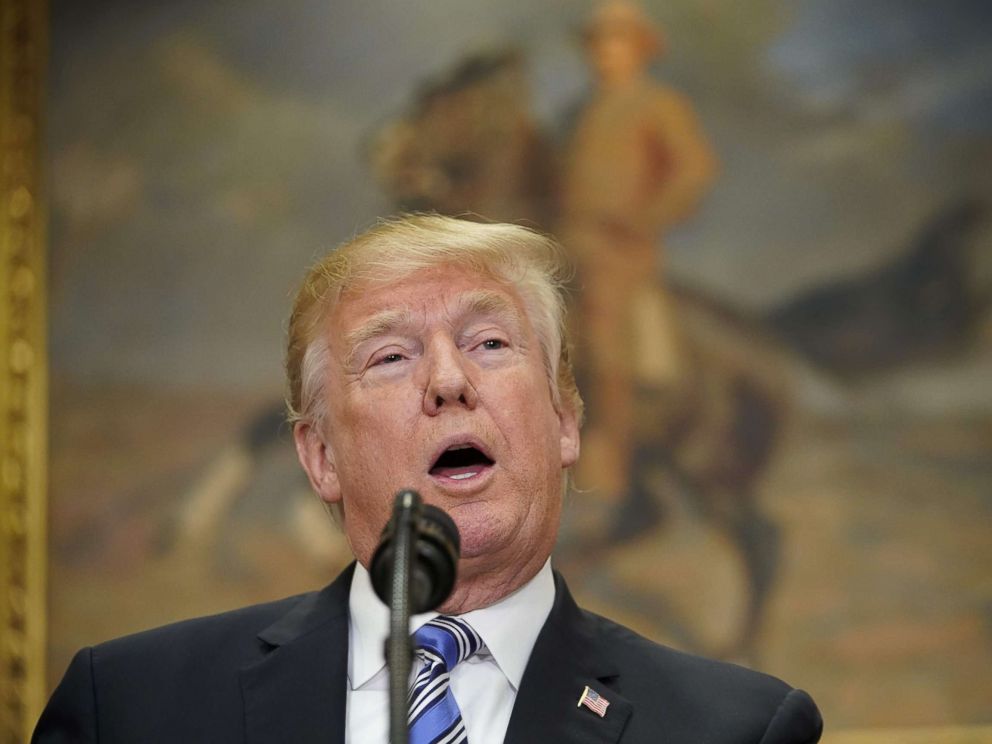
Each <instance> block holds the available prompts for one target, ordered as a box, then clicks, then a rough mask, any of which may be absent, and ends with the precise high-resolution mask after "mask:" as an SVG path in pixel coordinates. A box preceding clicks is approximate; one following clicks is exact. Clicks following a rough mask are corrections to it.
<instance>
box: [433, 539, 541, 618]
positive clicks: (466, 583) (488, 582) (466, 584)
mask: <svg viewBox="0 0 992 744" xmlns="http://www.w3.org/2000/svg"><path fill="white" fill-rule="evenodd" d="M547 560H548V555H547V554H543V557H542V554H541V553H540V552H539V553H538V555H537V556H536V557H535V558H533V559H531V560H529V561H527V562H526V563H525V564H523V565H519V564H518V565H515V566H513V570H511V571H500V570H488V571H486V570H479V569H477V568H476V567H475V566H473V565H472V560H471V559H463V560H462V561H460V563H459V566H458V572H459V578H458V582H457V583H456V584H455V588H454V590H453V591H452V592H451V596H450V597H448V599H447V600H445V602H444V603H443V604H442V605H441V606H440V607H439V608H438V612H440V613H442V614H444V615H462V614H464V613H466V612H471V611H472V610H478V609H482V608H483V607H488V606H489V605H492V604H495V603H496V602H499V601H500V600H501V599H503V598H504V597H507V596H509V595H511V594H513V592H515V591H517V590H518V589H520V587H522V586H524V584H526V583H527V582H528V581H530V580H531V579H533V578H534V577H535V576H536V575H537V572H538V571H540V570H541V567H542V566H544V564H545V562H546V561H547Z"/></svg>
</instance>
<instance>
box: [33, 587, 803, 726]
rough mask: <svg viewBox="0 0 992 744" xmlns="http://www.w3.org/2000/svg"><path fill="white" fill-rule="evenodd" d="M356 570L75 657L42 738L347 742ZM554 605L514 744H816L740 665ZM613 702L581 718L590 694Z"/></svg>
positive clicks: (564, 597) (530, 668)
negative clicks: (293, 593)
mask: <svg viewBox="0 0 992 744" xmlns="http://www.w3.org/2000/svg"><path fill="white" fill-rule="evenodd" d="M351 576H352V569H350V568H349V569H348V570H346V571H345V572H344V573H342V574H341V576H339V577H338V578H337V580H336V581H335V582H334V583H333V584H331V585H330V586H328V587H326V588H325V589H324V590H323V591H321V592H319V593H312V594H304V595H300V596H297V597H291V598H289V599H284V600H281V601H278V602H273V603H269V604H263V605H257V606H254V607H248V608H245V609H242V610H236V611H234V612H228V613H224V614H222V615H216V616H213V617H207V618H200V619H196V620H188V621H185V622H181V623H177V624H174V625H168V626H166V627H163V628H158V629H156V630H150V631H146V632H144V633H138V634H137V635H132V636H128V637H126V638H120V639H117V640H114V641H109V642H108V643H103V644H100V645H98V646H94V647H92V648H86V649H84V650H82V651H80V652H79V653H78V654H77V655H76V657H75V658H74V659H73V660H72V663H71V664H70V665H69V669H68V671H67V672H66V674H65V677H64V679H63V680H62V682H61V684H60V685H59V686H58V688H57V689H56V690H55V692H54V693H53V695H52V698H51V700H50V701H49V703H48V706H47V707H46V709H45V711H44V713H43V714H42V716H41V719H40V720H39V722H38V727H37V729H36V731H35V734H34V737H33V739H32V741H33V742H37V743H38V744H55V743H56V742H101V743H102V744H111V743H113V744H118V743H123V742H128V743H129V744H130V743H132V742H140V743H141V744H158V743H159V742H162V743H165V742H169V743H170V744H173V743H176V742H182V743H183V744H193V743H194V742H204V743H206V742H209V743H210V744H226V743H228V742H230V743H231V744H234V743H235V742H237V743H238V744H260V743H261V742H289V743H292V744H310V743H311V742H312V743H313V744H318V742H319V743H320V744H343V742H344V728H345V698H346V686H347V669H348V595H349V589H350V586H351ZM555 588H556V594H555V603H554V607H553V609H552V611H551V614H550V616H549V617H548V620H547V622H546V623H545V625H544V628H543V629H542V630H541V633H540V635H539V637H538V639H537V643H536V644H535V646H534V651H533V653H532V654H531V658H530V661H529V662H528V665H527V669H526V672H525V673H524V676H523V679H522V681H521V684H520V689H519V691H518V693H517V698H516V703H515V705H514V707H513V713H512V715H511V718H510V724H509V728H508V730H507V733H506V740H505V741H507V742H514V743H519V744H524V743H527V742H535V743H536V744H557V743H558V742H585V743H587V744H608V743H609V744H614V743H621V742H622V743H624V744H630V743H632V742H637V743H640V742H652V743H653V742H658V743H660V744H812V742H816V741H818V740H819V738H820V731H821V728H822V721H821V719H820V713H819V711H818V710H817V708H816V705H815V704H814V703H813V701H812V699H811V698H810V697H809V696H808V695H807V694H806V693H805V692H803V691H801V690H794V689H792V688H790V687H789V686H788V685H786V684H785V683H784V682H782V681H780V680H777V679H775V678H774V677H769V676H767V675H764V674H760V673H758V672H753V671H749V670H747V669H743V668H741V667H738V666H733V665H731V664H725V663H721V662H716V661H710V660H707V659H702V658H699V657H695V656H690V655H687V654H683V653H680V652H677V651H674V650H672V649H669V648H665V647H664V646H659V645H657V644H655V643H652V642H651V641H648V640H646V639H644V638H642V637H641V636H638V635H637V634H635V633H633V632H632V631H630V630H628V629H626V628H624V627H622V626H620V625H617V624H616V623H613V622H611V621H610V620H607V619H605V618H602V617H600V616H598V615H594V614H592V613H589V612H586V611H584V610H581V609H580V608H579V607H578V606H576V604H575V602H574V601H573V600H572V597H571V594H569V591H568V588H567V587H566V586H565V582H564V581H563V580H562V578H561V576H560V575H558V574H556V575H555ZM587 685H588V686H589V687H591V688H592V689H594V690H595V691H597V692H598V693H599V694H600V695H601V696H602V697H604V698H605V699H606V700H608V701H609V707H608V709H607V712H606V715H605V717H602V718H601V717H599V716H598V715H596V714H595V713H594V712H593V711H591V710H589V709H587V708H586V707H584V706H579V705H578V701H579V697H580V696H581V694H582V691H583V689H584V688H585V687H586V686H587Z"/></svg>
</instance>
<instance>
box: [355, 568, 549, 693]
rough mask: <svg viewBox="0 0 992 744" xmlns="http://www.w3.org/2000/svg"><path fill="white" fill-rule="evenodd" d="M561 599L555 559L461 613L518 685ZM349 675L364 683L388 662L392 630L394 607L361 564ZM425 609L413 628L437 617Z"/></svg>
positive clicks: (357, 571)
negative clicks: (557, 594)
mask: <svg viewBox="0 0 992 744" xmlns="http://www.w3.org/2000/svg"><path fill="white" fill-rule="evenodd" d="M554 601H555V583H554V577H553V576H552V574H551V559H550V558H549V559H548V560H547V561H545V563H544V566H543V567H542V568H541V570H540V571H538V572H537V575H535V576H534V578H532V579H531V580H530V581H528V582H527V583H526V584H524V585H523V586H522V587H520V588H519V589H517V590H516V591H515V592H513V594H510V595H508V596H506V597H503V599H501V600H499V601H498V602H496V603H495V604H492V605H489V606H488V607H483V608H481V609H478V610H472V611H471V612H466V613H465V614H464V615H462V616H461V617H462V618H463V619H465V620H466V621H467V622H468V623H469V624H471V626H472V627H473V628H475V631H476V632H477V633H478V634H479V635H480V636H482V640H483V641H484V642H485V644H486V647H487V648H488V650H489V653H490V654H492V657H493V659H494V660H495V661H496V663H497V664H498V665H499V668H500V670H502V672H503V674H504V675H506V678H507V680H508V681H509V682H510V684H511V685H512V686H513V689H514V690H516V689H518V688H519V687H520V680H521V679H523V676H524V669H526V667H527V660H528V659H530V652H531V651H532V650H533V648H534V644H535V643H536V642H537V636H538V634H539V633H540V632H541V628H542V627H543V626H544V621H545V620H547V619H548V615H549V614H550V613H551V607H552V605H553V604H554ZM348 610H349V616H350V627H349V631H350V632H349V634H348V638H349V644H350V648H349V654H348V680H349V682H350V683H351V689H353V690H354V689H358V688H359V687H361V686H362V685H364V684H365V683H366V682H368V681H369V680H370V679H372V678H373V677H374V676H375V675H376V674H378V673H379V672H380V671H381V670H382V669H383V667H385V665H386V660H385V658H384V656H383V647H384V643H385V640H386V637H387V636H388V635H389V609H388V608H387V607H386V605H384V604H383V603H382V602H381V601H380V600H379V597H378V596H376V593H375V590H374V589H373V588H372V580H371V579H370V577H369V572H368V571H367V570H366V569H365V568H364V567H363V566H362V565H361V564H358V565H356V566H355V576H354V578H353V579H352V582H351V595H350V599H349V605H348ZM437 615H438V613H436V612H425V613H423V614H420V615H414V616H413V617H412V618H410V628H411V630H413V631H415V630H416V629H417V628H419V627H420V626H421V625H423V624H424V623H426V622H427V621H428V620H431V619H433V618H435V617H437Z"/></svg>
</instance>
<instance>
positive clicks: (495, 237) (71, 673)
mask: <svg viewBox="0 0 992 744" xmlns="http://www.w3.org/2000/svg"><path fill="white" fill-rule="evenodd" d="M559 255H560V254H559V252H558V249H557V248H556V246H555V244H554V243H553V242H552V241H551V240H549V239H547V238H544V237H542V236H539V235H537V234H535V233H533V232H530V231H528V230H526V229H524V228H520V227H516V226H512V225H498V224H497V225H481V224H475V223H470V222H464V221H460V220H455V219H450V218H444V217H437V216H412V217H404V218H400V219H397V220H394V221H388V222H383V223H381V224H380V225H379V226H377V227H375V228H373V229H372V230H370V231H369V232H367V233H365V234H364V235H361V236H359V237H358V238H356V239H354V240H352V241H351V242H349V243H347V244H345V245H343V246H342V247H340V248H339V249H338V250H336V251H334V252H332V253H331V254H329V255H328V256H327V257H325V258H324V259H323V260H322V261H321V262H319V263H318V264H317V265H315V266H314V267H313V268H312V269H311V270H310V272H309V273H308V274H307V277H306V279H305V281H304V284H303V286H302V288H301V289H300V292H299V294H298V296H297V299H296V304H295V307H294V310H293V314H292V317H291V319H290V327H289V345H288V354H287V374H288V378H289V408H290V413H291V418H292V420H293V422H294V435H295V440H296V446H297V451H298V453H299V456H300V461H301V462H302V464H303V467H304V469H305V470H306V472H307V475H308V476H309V478H310V482H311V483H312V485H313V488H314V490H315V491H316V492H317V494H318V495H319V496H320V498H321V499H323V500H324V501H325V502H326V503H328V504H329V505H330V506H331V508H332V509H333V510H334V512H335V513H336V515H337V518H338V520H339V521H340V523H341V525H342V528H343V530H344V532H345V535H346V536H347V538H348V541H349V543H350V545H351V548H352V550H353V551H354V554H355V557H356V559H357V564H356V565H354V566H353V567H351V568H349V569H348V570H346V571H345V572H344V573H343V574H342V575H341V576H340V577H338V579H337V580H336V581H335V582H334V583H332V584H331V585H330V586H328V587H327V588H325V589H324V590H323V591H321V592H319V593H314V594H307V595H302V596H298V597H293V598H290V599H286V600H282V601H279V602H274V603H271V604H266V605H259V606H256V607H249V608H246V609H242V610H237V611H235V612H231V613H226V614H223V615H219V616H215V617H211V618H202V619H198V620H191V621H187V622H184V623H179V624H176V625H172V626H167V627H165V628H160V629H158V630H153V631H148V632H146V633H141V634H138V635H135V636H130V637H128V638H123V639H119V640H116V641H111V642H109V643H105V644H101V645H99V646H96V647H94V648H90V649H85V650H83V651H81V652H80V653H79V654H78V655H77V656H76V658H75V659H74V660H73V662H72V664H71V665H70V667H69V670H68V671H67V672H66V676H65V679H64V680H63V681H62V683H61V685H60V686H59V688H58V689H57V690H56V691H55V693H54V694H53V696H52V699H51V701H50V703H49V705H48V708H47V709H46V711H45V712H44V714H43V715H42V718H41V720H40V722H39V725H38V729H37V731H36V733H35V741H37V742H59V741H83V742H97V741H99V742H201V741H202V742H214V743H216V742H242V741H245V742H270V741H272V742H294V743H304V742H342V741H344V742H351V743H352V744H357V743H359V742H383V741H385V740H386V730H387V727H388V722H387V720H386V718H387V715H386V712H387V676H386V669H385V665H384V661H383V658H382V648H383V640H384V638H385V636H386V632H387V625H388V618H387V615H388V613H387V611H386V609H385V607H384V606H383V605H382V604H381V603H379V601H378V600H377V599H376V598H375V597H374V595H373V593H372V590H371V587H370V581H369V577H368V572H367V567H368V564H369V561H370V559H371V557H372V553H373V551H374V549H375V546H376V543H377V539H378V536H379V532H380V530H381V528H382V526H383V524H384V523H385V522H386V520H387V518H388V516H389V513H390V507H391V503H392V500H393V495H394V494H395V493H396V492H397V491H398V490H400V489H401V488H414V489H416V490H418V491H419V492H420V493H421V494H422V496H423V497H424V499H425V501H427V502H428V503H432V504H436V505H437V506H440V507H441V508H443V509H445V510H446V511H447V512H448V513H449V514H450V515H451V516H452V517H453V519H454V520H455V522H456V524H457V525H458V529H459V531H460V533H461V541H462V557H461V560H460V562H459V573H458V581H457V583H456V586H455V588H454V591H453V593H452V595H451V597H450V598H449V599H448V600H447V601H446V602H445V603H444V605H443V606H442V607H441V612H442V613H444V614H445V616H447V617H448V618H452V619H442V620H440V621H433V622H431V623H428V622H427V621H428V620H429V619H431V618H433V616H434V614H436V613H429V614H427V615H424V616H418V617H416V618H414V620H413V622H412V626H413V628H414V629H415V630H417V633H416V636H415V637H417V638H420V637H423V636H424V631H425V630H430V629H434V630H435V631H436V629H437V627H439V626H445V625H446V624H447V625H448V626H452V625H456V626H457V627H459V628H462V629H463V632H464V636H463V640H465V639H468V640H465V642H463V643H461V644H460V647H461V648H463V649H467V651H466V652H465V653H466V655H468V656H469V658H466V659H464V660H462V661H460V663H459V659H452V660H450V663H448V664H447V666H446V667H444V668H440V672H439V673H438V674H437V675H436V676H432V675H434V674H435V672H436V671H437V670H438V668H439V667H438V666H437V665H438V663H439V662H438V657H437V655H435V657H431V656H430V653H429V652H427V651H425V652H424V653H423V654H422V655H421V656H420V657H419V658H420V659H421V660H422V661H421V662H420V663H419V669H418V674H417V681H416V685H417V686H416V687H415V690H414V694H413V695H412V701H413V703H414V707H415V708H418V706H420V705H421V703H423V705H424V706H426V707H427V708H428V709H429V710H433V709H431V708H430V705H431V703H432V701H431V700H426V698H427V697H430V695H426V696H421V694H420V693H421V692H422V691H423V688H422V687H420V683H421V682H422V681H426V682H427V683H428V685H434V687H433V688H432V689H434V690H435V693H436V699H437V700H438V701H439V704H438V709H440V708H441V707H443V706H441V703H443V704H444V705H446V706H448V707H447V708H446V710H451V711H453V713H452V715H453V717H452V718H451V719H449V720H447V722H446V723H444V726H445V727H446V728H444V729H443V730H442V731H437V732H428V733H427V734H424V732H423V730H421V731H420V732H418V738H416V739H414V741H417V742H422V741H432V742H433V741H436V740H438V739H436V738H435V735H436V734H441V735H442V737H443V736H444V734H445V732H447V738H442V739H440V740H443V741H464V740H466V739H465V737H466V735H467V740H468V741H471V742H473V744H484V743H485V742H500V741H507V742H538V741H539V742H568V741H587V742H655V741H661V742H669V743H670V744H675V743H676V742H763V744H773V743H778V742H796V743H800V742H814V741H816V740H817V739H818V738H819V731H820V718H819V713H818V712H817V710H816V706H815V705H814V704H813V702H812V700H810V698H809V697H808V696H807V695H806V694H805V693H803V692H801V691H798V690H792V689H791V688H789V687H788V686H787V685H785V684H784V683H782V682H780V681H778V680H776V679H774V678H771V677H767V676H765V675H761V674H758V673H755V672H750V671H747V670H744V669H741V668H739V667H734V666H731V665H727V664H720V663H717V662H711V661H706V660H702V659H698V658H695V657H690V656H687V655H684V654H680V653H677V652H675V651H672V650H670V649H666V648H663V647H660V646H657V645H655V644H653V643H651V642H650V641H647V640H645V639H643V638H640V637H639V636H637V635H635V634H634V633H632V632H631V631H629V630H626V629H624V628H622V627H620V626H618V625H615V624H614V623H611V622H610V621H608V620H605V619H603V618H600V617H598V616H595V615H592V614H589V613H585V612H583V611H581V610H580V609H578V608H577V607H576V606H575V604H574V602H573V601H572V599H571V596H570V595H569V593H568V589H567V588H566V586H565V584H564V581H563V580H562V579H561V577H560V576H555V575H553V574H552V571H551V568H550V565H549V555H550V553H551V549H552V547H553V545H554V542H555V537H556V534H557V530H558V519H559V514H560V511H561V505H562V498H563V491H564V485H565V477H566V473H567V471H568V468H570V467H571V466H572V465H573V464H574V463H575V462H576V460H577V458H578V455H579V435H578V431H579V422H580V418H581V413H582V403H581V400H580V398H579V396H578V392H577V390H576V388H575V385H574V383H573V381H572V374H571V369H570V365H569V357H568V344H567V342H566V339H565V334H564V312H563V309H562V307H563V302H562V296H561V290H560V284H561V281H562V280H563V278H564V277H563V269H562V263H561V261H560V258H559ZM428 634H429V633H428ZM449 637H450V636H449ZM443 661H445V662H448V661H449V660H448V659H447V657H445V659H444V660H443ZM449 681H450V684H449ZM413 718H414V723H413V725H412V727H413V728H414V729H416V728H417V726H418V724H419V722H420V721H421V720H423V719H422V718H420V717H418V714H417V712H416V711H415V712H414V715H413ZM424 718H430V716H428V715H425V716H424Z"/></svg>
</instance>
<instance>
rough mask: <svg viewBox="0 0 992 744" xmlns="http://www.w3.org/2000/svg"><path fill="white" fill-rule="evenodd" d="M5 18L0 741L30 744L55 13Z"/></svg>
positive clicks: (37, 674) (30, 10)
mask: <svg viewBox="0 0 992 744" xmlns="http://www.w3.org/2000/svg"><path fill="white" fill-rule="evenodd" d="M0 13H2V15H0V142H2V147H3V151H2V152H3V154H2V166H0V173H2V199H0V256H2V260H0V300H2V305H0V339H2V340H0V350H2V358H0V446H2V450H0V633H2V636H0V741H3V742H21V741H27V740H28V738H29V736H30V732H31V728H32V727H33V725H34V722H35V720H36V718H37V716H38V713H39V712H40V711H41V707H42V705H43V704H44V699H45V694H46V690H45V668H44V667H45V636H46V610H45V608H46V597H45V592H46V563H47V560H46V529H47V525H46V516H47V514H46V485H45V482H46V467H47V420H46V419H47V349H46V339H45V315H46V312H45V309H46V277H45V272H46V268H45V266H46V265H45V250H44V245H45V238H44V234H45V199H44V191H43V184H42V180H43V179H42V168H41V150H42V131H43V117H42V102H43V100H44V97H45V82H44V81H45V71H46V64H45V61H46V58H47V18H46V16H47V6H46V4H45V3H43V2H35V1H33V0H4V2H3V3H2V4H0Z"/></svg>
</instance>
